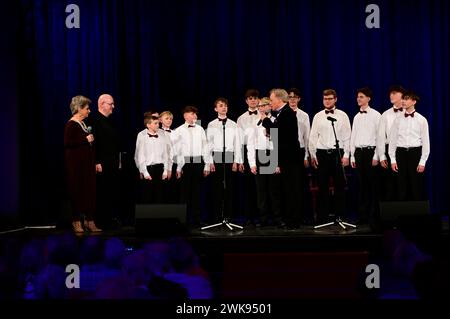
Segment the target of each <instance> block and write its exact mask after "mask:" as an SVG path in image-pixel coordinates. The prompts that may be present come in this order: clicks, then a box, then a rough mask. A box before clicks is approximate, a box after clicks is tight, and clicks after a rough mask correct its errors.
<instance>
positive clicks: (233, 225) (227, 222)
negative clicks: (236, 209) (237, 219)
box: [200, 219, 244, 230]
mask: <svg viewBox="0 0 450 319" xmlns="http://www.w3.org/2000/svg"><path fill="white" fill-rule="evenodd" d="M222 225H225V226H227V227H228V229H229V230H233V229H234V228H233V227H235V228H239V229H244V227H242V226H239V225H236V224H233V223H230V222H229V221H228V220H226V219H224V220H223V221H222V222H220V223H217V224H214V225H209V226H205V227H202V228H200V229H201V230H205V229H211V228H215V227H219V226H222Z"/></svg>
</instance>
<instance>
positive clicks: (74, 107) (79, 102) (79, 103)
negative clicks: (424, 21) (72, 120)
mask: <svg viewBox="0 0 450 319" xmlns="http://www.w3.org/2000/svg"><path fill="white" fill-rule="evenodd" d="M91 103H92V101H91V100H89V99H88V98H87V97H85V96H82V95H77V96H74V97H73V98H72V102H70V111H71V112H72V115H75V114H77V113H78V112H79V111H80V110H81V109H82V108H83V107H84V106H86V105H90V104H91Z"/></svg>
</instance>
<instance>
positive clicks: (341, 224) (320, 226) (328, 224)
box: [314, 217, 356, 229]
mask: <svg viewBox="0 0 450 319" xmlns="http://www.w3.org/2000/svg"><path fill="white" fill-rule="evenodd" d="M332 225H339V226H341V227H342V229H347V227H345V226H348V227H352V228H356V225H353V224H350V223H347V222H344V221H343V220H341V218H340V217H338V218H336V220H335V221H334V222H330V223H326V224H322V225H317V226H314V229H320V228H324V227H328V226H332Z"/></svg>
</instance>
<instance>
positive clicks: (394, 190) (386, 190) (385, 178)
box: [378, 145, 399, 201]
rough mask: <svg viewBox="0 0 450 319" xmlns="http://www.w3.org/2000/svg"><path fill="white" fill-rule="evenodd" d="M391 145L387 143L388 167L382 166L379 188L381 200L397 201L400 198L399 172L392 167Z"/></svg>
mask: <svg viewBox="0 0 450 319" xmlns="http://www.w3.org/2000/svg"><path fill="white" fill-rule="evenodd" d="M388 150H389V145H386V148H385V154H386V158H387V163H388V167H387V168H382V167H381V168H380V169H381V174H380V182H379V183H380V184H379V185H380V188H379V190H378V193H379V199H380V201H396V200H398V199H399V198H398V173H396V172H394V171H393V170H392V169H391V158H390V157H389V154H388Z"/></svg>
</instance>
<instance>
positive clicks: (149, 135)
mask: <svg viewBox="0 0 450 319" xmlns="http://www.w3.org/2000/svg"><path fill="white" fill-rule="evenodd" d="M148 137H155V138H158V134H156V135H152V134H150V133H149V134H148Z"/></svg>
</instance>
